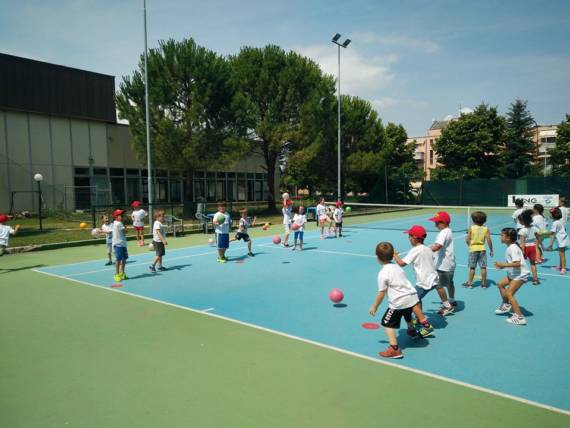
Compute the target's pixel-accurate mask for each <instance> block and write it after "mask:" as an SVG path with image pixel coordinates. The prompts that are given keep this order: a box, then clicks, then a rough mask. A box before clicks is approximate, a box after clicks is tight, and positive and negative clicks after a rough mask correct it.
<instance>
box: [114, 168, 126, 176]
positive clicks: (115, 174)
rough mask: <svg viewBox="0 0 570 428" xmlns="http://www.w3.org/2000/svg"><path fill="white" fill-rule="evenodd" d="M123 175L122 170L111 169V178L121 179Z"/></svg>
mask: <svg viewBox="0 0 570 428" xmlns="http://www.w3.org/2000/svg"><path fill="white" fill-rule="evenodd" d="M124 175H125V170H124V169H123V168H111V176H113V177H123V176H124Z"/></svg>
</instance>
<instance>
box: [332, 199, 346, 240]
mask: <svg viewBox="0 0 570 428" xmlns="http://www.w3.org/2000/svg"><path fill="white" fill-rule="evenodd" d="M343 205H344V204H343V202H342V201H341V200H340V199H339V200H337V201H336V204H335V209H334V211H333V220H334V222H335V226H336V227H335V237H338V236H340V237H341V238H342V216H343V214H344V211H343V209H342V206H343Z"/></svg>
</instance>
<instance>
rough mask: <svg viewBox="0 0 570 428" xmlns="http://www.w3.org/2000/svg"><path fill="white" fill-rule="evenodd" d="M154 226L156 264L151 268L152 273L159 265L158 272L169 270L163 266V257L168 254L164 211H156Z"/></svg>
mask: <svg viewBox="0 0 570 428" xmlns="http://www.w3.org/2000/svg"><path fill="white" fill-rule="evenodd" d="M154 218H155V220H154V224H153V225H152V245H153V246H154V253H155V254H156V257H155V258H154V262H152V264H151V265H150V266H149V269H150V271H151V272H156V265H157V264H158V270H160V271H165V270H167V269H166V268H165V267H164V266H163V265H162V257H163V256H164V255H165V254H166V249H165V248H164V247H165V246H166V245H168V242H167V241H166V236H165V235H164V225H163V224H162V223H163V222H164V210H156V213H155V214H154Z"/></svg>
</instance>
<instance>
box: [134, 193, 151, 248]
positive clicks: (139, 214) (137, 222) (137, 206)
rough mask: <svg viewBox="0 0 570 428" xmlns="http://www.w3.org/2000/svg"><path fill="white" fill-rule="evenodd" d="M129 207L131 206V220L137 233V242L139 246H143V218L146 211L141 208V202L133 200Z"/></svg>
mask: <svg viewBox="0 0 570 428" xmlns="http://www.w3.org/2000/svg"><path fill="white" fill-rule="evenodd" d="M131 207H133V212H132V214H131V220H132V221H133V227H134V229H135V231H136V234H137V242H138V244H139V247H144V219H145V217H146V215H147V213H146V211H145V210H143V209H142V208H141V203H140V202H139V201H134V202H133V203H132V204H131Z"/></svg>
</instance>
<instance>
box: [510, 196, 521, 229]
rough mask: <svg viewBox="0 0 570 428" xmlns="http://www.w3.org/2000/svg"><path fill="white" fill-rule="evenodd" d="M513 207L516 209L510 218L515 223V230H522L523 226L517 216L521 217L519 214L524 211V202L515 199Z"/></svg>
mask: <svg viewBox="0 0 570 428" xmlns="http://www.w3.org/2000/svg"><path fill="white" fill-rule="evenodd" d="M515 207H516V208H517V209H516V210H515V211H514V212H513V215H512V216H511V217H512V219H513V221H514V222H515V228H516V229H517V230H519V229H522V228H523V225H522V224H521V222H520V221H519V215H521V213H522V212H523V211H524V201H523V200H522V199H515Z"/></svg>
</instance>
